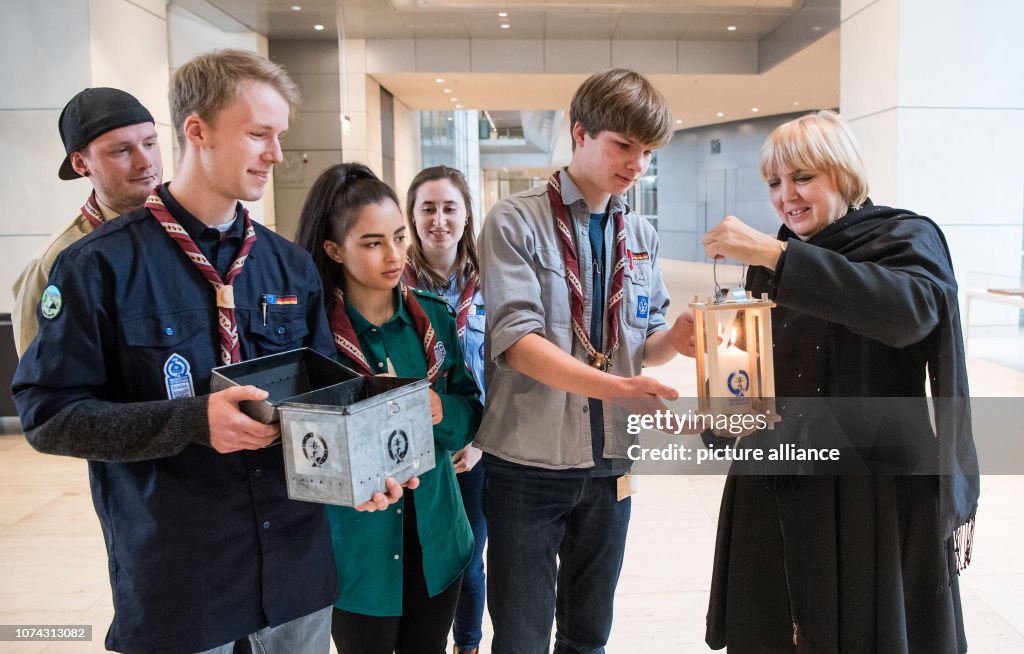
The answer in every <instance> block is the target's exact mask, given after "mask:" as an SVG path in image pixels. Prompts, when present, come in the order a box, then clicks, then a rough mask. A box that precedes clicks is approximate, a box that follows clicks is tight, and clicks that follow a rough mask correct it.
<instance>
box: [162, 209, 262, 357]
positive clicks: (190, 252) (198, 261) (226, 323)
mask: <svg viewBox="0 0 1024 654" xmlns="http://www.w3.org/2000/svg"><path fill="white" fill-rule="evenodd" d="M146 208H147V209H149V212H150V213H152V214H153V215H154V216H156V219H157V220H158V221H160V225H161V226H163V228H164V229H165V230H166V231H167V235H168V236H170V237H171V239H172V240H173V241H174V242H175V243H177V244H178V247H180V248H181V250H182V252H184V253H185V255H186V256H187V257H188V258H189V260H190V261H191V262H192V263H194V264H195V265H196V268H198V269H199V272H201V273H202V274H203V277H205V278H206V281H208V282H210V285H211V286H213V290H214V291H215V292H216V294H217V323H218V326H219V332H220V360H221V363H223V364H224V365H228V364H231V363H238V362H239V360H240V359H241V350H240V348H239V347H238V323H237V322H235V288H234V286H232V284H233V283H234V281H235V277H238V275H239V273H241V272H242V266H244V265H245V258H246V257H247V256H249V250H251V249H252V244H253V243H255V242H256V230H255V229H254V228H253V226H252V220H251V219H250V218H249V211H248V210H246V209H242V211H243V212H244V215H245V240H244V241H242V249H241V251H239V253H238V258H237V259H235V262H234V263H232V264H231V268H229V269H228V274H227V276H226V277H225V278H224V279H221V276H220V274H219V273H218V272H217V269H216V268H214V267H213V266H211V265H210V262H209V261H208V260H207V259H206V256H205V255H204V254H203V253H202V252H201V251H200V250H199V247H198V246H196V244H195V241H193V240H192V237H191V236H189V235H188V232H186V231H185V228H184V227H182V226H181V223H179V222H178V221H177V219H176V218H175V217H174V216H172V215H171V212H170V211H168V210H167V207H165V206H164V202H163V200H161V199H160V196H159V195H157V194H155V193H154V194H153V195H151V196H149V197H148V198H146Z"/></svg>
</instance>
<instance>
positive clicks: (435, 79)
mask: <svg viewBox="0 0 1024 654" xmlns="http://www.w3.org/2000/svg"><path fill="white" fill-rule="evenodd" d="M434 81H435V82H437V83H438V84H444V78H443V77H435V78H434Z"/></svg>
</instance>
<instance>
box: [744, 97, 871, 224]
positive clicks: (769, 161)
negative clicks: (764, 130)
mask: <svg viewBox="0 0 1024 654" xmlns="http://www.w3.org/2000/svg"><path fill="white" fill-rule="evenodd" d="M781 168H787V169H789V170H804V171H808V172H810V171H816V172H820V173H823V174H825V175H828V176H829V178H830V179H831V180H832V183H833V184H835V187H836V190H838V191H839V194H840V195H841V196H843V199H844V200H845V201H846V203H847V204H848V205H849V206H851V207H859V206H861V205H863V204H864V200H866V199H867V197H868V178H867V173H866V172H865V170H864V160H863V159H861V156H860V150H859V149H858V148H857V141H856V140H855V139H854V138H853V133H852V132H851V131H850V128H849V126H848V125H847V124H846V123H845V122H844V121H843V119H842V118H840V117H839V116H838V115H837V114H836V113H835V112H833V111H828V110H825V111H818V112H815V113H813V114H808V115H806V116H801V117H799V118H797V119H795V120H791V121H789V122H788V123H783V124H782V125H779V126H778V127H776V128H775V130H773V131H772V133H771V134H770V135H769V136H768V140H767V141H765V143H764V146H762V147H761V176H762V177H764V179H765V181H768V180H769V179H771V178H772V177H774V176H775V175H776V174H777V171H778V170H779V169H781Z"/></svg>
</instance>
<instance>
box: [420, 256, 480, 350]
mask: <svg viewBox="0 0 1024 654" xmlns="http://www.w3.org/2000/svg"><path fill="white" fill-rule="evenodd" d="M402 281H403V282H404V283H405V284H406V285H408V286H412V287H414V288H419V286H420V284H419V279H418V278H417V276H416V269H415V268H414V267H413V265H412V261H411V260H410V259H409V258H408V257H406V259H405V271H404V272H402ZM475 293H476V284H474V283H472V282H467V283H466V285H465V286H464V287H463V289H462V293H460V294H459V305H458V306H457V307H454V308H455V327H456V329H458V330H459V339H460V340H461V339H462V336H463V334H465V333H466V323H468V322H469V308H470V307H471V306H473V295H474V294H475Z"/></svg>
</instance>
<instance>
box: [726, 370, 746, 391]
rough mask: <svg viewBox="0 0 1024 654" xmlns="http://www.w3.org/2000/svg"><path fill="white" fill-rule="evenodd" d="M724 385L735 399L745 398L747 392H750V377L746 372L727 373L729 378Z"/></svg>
mask: <svg viewBox="0 0 1024 654" xmlns="http://www.w3.org/2000/svg"><path fill="white" fill-rule="evenodd" d="M725 383H726V385H727V386H728V387H729V392H730V393H732V394H733V395H735V396H736V397H746V396H747V391H748V390H750V375H748V374H747V371H746V370H736V371H733V372H731V373H729V378H728V379H727V380H726V382H725Z"/></svg>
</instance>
